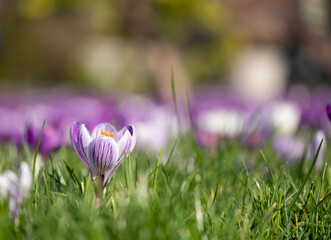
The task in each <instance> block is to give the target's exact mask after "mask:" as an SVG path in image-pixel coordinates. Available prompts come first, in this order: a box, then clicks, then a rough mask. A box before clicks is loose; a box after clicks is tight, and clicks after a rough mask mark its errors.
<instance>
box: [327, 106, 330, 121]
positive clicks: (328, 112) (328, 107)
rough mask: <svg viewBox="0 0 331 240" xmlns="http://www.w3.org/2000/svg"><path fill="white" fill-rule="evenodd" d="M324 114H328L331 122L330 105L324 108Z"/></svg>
mask: <svg viewBox="0 0 331 240" xmlns="http://www.w3.org/2000/svg"><path fill="white" fill-rule="evenodd" d="M326 113H327V114H328V117H329V120H330V122H331V105H330V104H328V105H327V106H326Z"/></svg>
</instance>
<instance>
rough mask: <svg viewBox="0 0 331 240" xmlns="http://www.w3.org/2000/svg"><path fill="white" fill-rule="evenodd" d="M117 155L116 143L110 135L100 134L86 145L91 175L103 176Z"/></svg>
mask: <svg viewBox="0 0 331 240" xmlns="http://www.w3.org/2000/svg"><path fill="white" fill-rule="evenodd" d="M118 156H119V150H118V145H117V143H116V142H115V140H114V139H113V138H111V137H105V136H100V137H97V138H96V139H94V140H93V141H92V142H91V143H90V145H89V146H88V164H89V166H90V171H91V173H92V175H94V176H95V175H100V176H104V173H105V172H106V171H107V170H109V169H110V168H111V167H112V166H113V165H114V164H116V161H117V159H118Z"/></svg>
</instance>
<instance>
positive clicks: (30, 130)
mask: <svg viewBox="0 0 331 240" xmlns="http://www.w3.org/2000/svg"><path fill="white" fill-rule="evenodd" d="M41 128H42V126H41V123H39V124H35V123H29V124H27V127H26V133H25V137H26V141H27V143H28V144H29V146H31V147H32V148H35V147H36V146H37V143H38V140H39V137H40V133H41ZM62 141H63V133H62V131H61V129H60V128H58V127H55V126H53V125H50V124H47V123H46V124H45V127H44V131H43V135H42V138H41V142H40V145H39V152H40V153H41V154H42V155H43V156H47V155H49V154H50V153H51V152H53V151H56V150H58V149H59V148H60V147H61V146H62Z"/></svg>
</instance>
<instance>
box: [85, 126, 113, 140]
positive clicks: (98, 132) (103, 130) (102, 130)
mask: <svg viewBox="0 0 331 240" xmlns="http://www.w3.org/2000/svg"><path fill="white" fill-rule="evenodd" d="M104 134H109V135H110V134H113V135H114V137H116V135H117V133H116V130H115V128H114V127H113V126H112V125H111V124H110V123H100V124H98V125H97V126H96V127H95V128H94V129H93V132H92V134H91V137H92V139H95V138H97V137H99V136H102V135H104Z"/></svg>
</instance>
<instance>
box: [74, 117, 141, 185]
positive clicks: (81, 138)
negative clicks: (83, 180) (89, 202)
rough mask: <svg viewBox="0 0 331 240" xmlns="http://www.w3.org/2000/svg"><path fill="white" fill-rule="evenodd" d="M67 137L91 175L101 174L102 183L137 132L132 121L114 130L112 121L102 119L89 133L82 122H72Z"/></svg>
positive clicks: (112, 171)
mask: <svg viewBox="0 0 331 240" xmlns="http://www.w3.org/2000/svg"><path fill="white" fill-rule="evenodd" d="M70 140H71V144H72V146H73V148H74V150H75V151H76V153H77V155H78V156H79V157H80V158H81V160H82V161H83V163H84V165H85V166H86V168H87V169H88V170H89V172H90V173H91V175H92V177H100V178H101V181H102V183H103V186H105V185H106V184H107V183H108V182H109V180H110V179H111V177H112V176H113V174H114V172H115V171H116V169H117V168H118V167H119V165H120V164H121V163H122V162H123V159H124V154H128V153H129V152H132V150H133V149H134V147H135V144H136V133H135V128H134V126H133V125H127V126H125V127H124V128H122V129H121V130H120V131H118V132H117V131H116V130H115V128H114V127H113V126H112V125H111V124H109V123H101V124H99V125H97V126H96V127H95V128H94V129H93V131H92V134H90V133H89V131H88V130H87V128H86V127H85V124H83V123H80V122H74V123H73V124H72V126H71V129H70Z"/></svg>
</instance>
